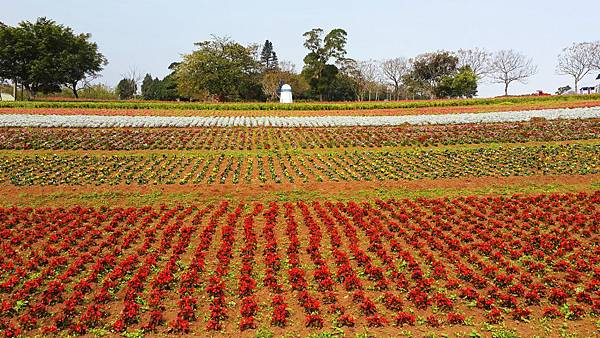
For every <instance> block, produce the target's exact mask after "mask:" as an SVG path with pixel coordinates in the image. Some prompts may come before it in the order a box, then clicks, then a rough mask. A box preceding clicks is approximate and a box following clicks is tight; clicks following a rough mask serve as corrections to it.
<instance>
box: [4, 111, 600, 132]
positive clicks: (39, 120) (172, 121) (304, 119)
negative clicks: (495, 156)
mask: <svg viewBox="0 0 600 338" xmlns="http://www.w3.org/2000/svg"><path fill="white" fill-rule="evenodd" d="M594 118H595V119H598V118H600V107H590V108H573V109H546V110H525V111H510V112H491V113H460V114H443V115H439V114H435V115H388V116H351V115H349V116H343V115H342V116H339V115H333V116H330V115H326V116H119V115H45V114H0V127H35V128H126V127H128V128H168V127H177V128H188V127H253V128H262V127H288V128H289V127H294V128H299V127H366V126H401V125H406V124H412V125H432V124H433V125H446V124H466V123H500V122H525V121H531V120H535V119H546V120H559V119H594Z"/></svg>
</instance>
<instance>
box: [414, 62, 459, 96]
mask: <svg viewBox="0 0 600 338" xmlns="http://www.w3.org/2000/svg"><path fill="white" fill-rule="evenodd" d="M457 65H458V58H457V57H456V56H454V55H452V54H451V53H450V52H446V51H439V52H434V53H426V54H422V55H419V56H417V57H416V58H415V59H414V60H412V68H411V71H410V72H409V73H408V74H406V76H405V77H404V81H405V82H406V83H407V84H409V85H410V86H411V87H413V88H411V91H412V92H414V93H420V94H425V95H426V96H427V97H429V98H436V97H437V96H436V87H437V86H438V85H439V83H440V81H441V80H442V79H443V78H445V77H448V76H453V75H454V74H456V72H457Z"/></svg>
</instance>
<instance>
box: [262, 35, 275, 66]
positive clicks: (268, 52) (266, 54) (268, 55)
mask: <svg viewBox="0 0 600 338" xmlns="http://www.w3.org/2000/svg"><path fill="white" fill-rule="evenodd" d="M260 63H261V65H262V66H263V69H264V70H265V71H272V70H276V69H277V68H278V67H279V61H278V59H277V53H275V51H274V50H273V43H272V42H271V41H269V40H267V41H265V44H264V45H263V48H262V50H261V52H260Z"/></svg>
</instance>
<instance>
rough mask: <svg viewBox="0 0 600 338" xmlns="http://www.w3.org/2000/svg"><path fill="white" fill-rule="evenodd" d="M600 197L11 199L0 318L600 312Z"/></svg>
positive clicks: (267, 319)
mask: <svg viewBox="0 0 600 338" xmlns="http://www.w3.org/2000/svg"><path fill="white" fill-rule="evenodd" d="M599 203H600V194H599V193H594V194H586V193H579V194H554V195H537V196H531V197H521V196H512V197H473V196H470V197H464V198H459V199H453V200H449V199H420V200H416V201H411V200H388V201H381V200H378V201H374V202H372V203H356V202H348V203H332V202H328V201H314V202H311V203H305V202H297V203H289V202H279V203H268V204H261V203H253V204H249V205H246V204H243V203H242V204H237V205H236V204H231V203H229V202H227V201H223V202H220V203H215V204H209V205H200V206H188V207H183V206H175V207H167V206H163V207H159V208H153V207H133V208H127V209H120V208H118V209H111V208H106V207H102V208H99V209H95V208H87V207H83V206H75V207H71V208H60V209H50V208H38V209H32V208H3V209H0V220H1V221H2V226H1V231H2V256H1V257H2V260H1V267H2V270H1V275H0V276H1V283H0V304H1V306H2V316H1V317H0V327H1V328H2V329H3V330H4V333H5V334H14V335H17V334H27V335H28V334H34V333H37V334H48V333H53V332H59V331H60V332H68V333H71V334H84V333H93V332H98V331H101V330H111V331H112V332H124V331H126V330H134V329H139V330H143V331H144V332H154V333H181V332H183V333H190V332H194V333H195V334H199V335H204V334H208V332H210V331H221V332H230V333H231V332H239V331H242V332H246V331H248V330H250V331H252V330H253V329H255V328H257V327H270V328H271V329H272V330H274V331H275V332H282V331H285V332H287V331H288V330H289V332H294V331H295V330H297V329H298V327H309V328H315V329H319V328H323V327H331V326H332V325H333V326H336V327H340V328H345V329H348V330H349V331H350V332H351V331H352V330H354V329H355V328H357V327H368V328H371V329H372V332H375V333H376V332H380V333H390V332H394V331H393V330H399V329H410V328H415V327H422V326H430V327H439V326H453V327H461V326H469V325H473V323H479V322H486V323H489V324H498V323H502V322H524V321H534V320H541V319H543V318H546V319H552V318H556V317H559V318H564V319H565V320H568V321H577V320H578V319H579V318H582V317H586V316H592V315H594V314H598V313H599V312H600V299H599V298H598V291H599V290H600V269H599V267H598V263H599V258H598V257H599V256H598V254H600V252H599V251H598V250H599V248H598V245H597V244H598V241H599V238H598V226H599V225H600V223H599V220H600V210H599V209H598V205H599ZM396 332H398V331H396Z"/></svg>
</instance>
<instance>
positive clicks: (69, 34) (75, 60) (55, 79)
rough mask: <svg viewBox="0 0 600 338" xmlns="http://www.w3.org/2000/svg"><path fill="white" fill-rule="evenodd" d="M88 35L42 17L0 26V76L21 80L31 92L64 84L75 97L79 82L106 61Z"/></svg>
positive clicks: (99, 68)
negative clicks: (13, 24) (17, 23)
mask: <svg viewBox="0 0 600 338" xmlns="http://www.w3.org/2000/svg"><path fill="white" fill-rule="evenodd" d="M90 38H91V35H90V34H75V33H74V32H73V30H72V29H71V28H69V27H65V26H63V25H60V24H57V23H56V22H54V21H53V20H49V19H46V18H39V19H38V20H37V21H36V22H35V23H31V22H28V21H23V22H21V23H19V25H18V26H16V27H10V26H0V77H2V78H6V79H11V80H13V81H16V82H19V83H21V84H22V85H23V86H24V87H25V88H26V89H27V90H28V91H29V92H30V93H31V95H32V96H35V94H36V93H37V92H43V93H50V92H55V91H60V87H61V86H63V85H64V86H68V87H69V88H70V89H71V90H72V91H73V94H74V95H75V97H77V90H78V86H79V84H80V83H81V82H82V81H85V80H86V79H89V78H93V77H95V76H96V75H97V74H98V73H99V72H100V71H101V70H102V69H103V67H104V66H105V65H106V64H107V60H106V58H105V57H104V56H103V55H102V54H101V53H100V52H99V51H98V46H97V45H96V44H95V43H93V42H91V41H89V40H90Z"/></svg>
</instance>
